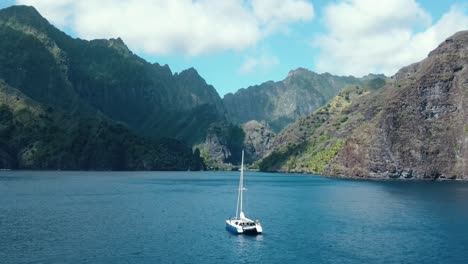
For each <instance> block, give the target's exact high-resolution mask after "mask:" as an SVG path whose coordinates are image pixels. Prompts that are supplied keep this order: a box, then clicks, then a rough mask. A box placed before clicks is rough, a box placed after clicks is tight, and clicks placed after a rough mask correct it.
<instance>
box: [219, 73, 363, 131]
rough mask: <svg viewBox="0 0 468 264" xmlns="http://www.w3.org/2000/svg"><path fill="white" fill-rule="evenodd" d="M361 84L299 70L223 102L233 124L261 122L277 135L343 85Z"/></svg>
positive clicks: (226, 96) (319, 105)
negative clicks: (266, 124)
mask: <svg viewBox="0 0 468 264" xmlns="http://www.w3.org/2000/svg"><path fill="white" fill-rule="evenodd" d="M361 81H362V80H361V79H359V78H355V77H352V76H350V77H341V76H334V75H331V74H329V73H324V74H317V73H314V72H312V71H309V70H306V69H303V68H299V69H296V70H294V71H291V72H290V73H289V74H288V76H287V77H286V79H284V80H283V81H279V82H273V81H269V82H265V83H263V84H260V85H256V86H251V87H248V88H247V89H240V90H238V91H237V92H236V93H234V94H232V93H229V94H226V95H225V96H224V98H223V103H224V106H225V107H226V111H227V114H228V117H229V119H230V120H231V121H232V122H233V123H237V124H243V123H245V122H248V121H250V120H257V121H261V120H264V121H266V122H267V123H268V124H269V125H270V126H271V127H272V129H273V130H274V131H277V132H278V131H280V130H281V129H282V128H284V127H285V126H286V125H288V124H290V123H292V122H294V120H295V119H296V118H298V117H300V116H305V115H308V114H310V113H312V112H313V111H314V110H316V109H317V108H319V107H321V106H323V105H324V104H325V103H326V102H327V101H328V100H330V99H331V98H332V97H333V96H335V95H336V94H338V92H339V91H340V90H341V89H342V88H343V87H344V86H346V85H350V84H359V83H360V82H361Z"/></svg>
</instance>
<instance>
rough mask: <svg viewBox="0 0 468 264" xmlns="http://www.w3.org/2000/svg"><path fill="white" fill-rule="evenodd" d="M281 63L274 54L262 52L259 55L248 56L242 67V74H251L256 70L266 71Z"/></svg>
mask: <svg viewBox="0 0 468 264" xmlns="http://www.w3.org/2000/svg"><path fill="white" fill-rule="evenodd" d="M278 64H279V59H278V58H277V57H275V56H272V55H267V54H262V55H261V56H259V57H247V58H246V59H245V61H244V63H243V64H242V66H241V67H240V69H239V71H240V72H241V73H242V74H250V73H253V72H255V71H258V70H261V71H266V70H269V69H271V68H272V67H273V66H275V65H278Z"/></svg>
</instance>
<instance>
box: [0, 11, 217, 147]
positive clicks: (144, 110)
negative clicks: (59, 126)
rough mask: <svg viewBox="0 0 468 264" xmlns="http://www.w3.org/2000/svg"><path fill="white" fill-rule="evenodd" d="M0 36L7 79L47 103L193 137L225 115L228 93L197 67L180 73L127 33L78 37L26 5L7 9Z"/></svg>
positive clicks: (158, 134) (144, 130)
mask: <svg viewBox="0 0 468 264" xmlns="http://www.w3.org/2000/svg"><path fill="white" fill-rule="evenodd" d="M0 38H1V39H2V41H1V42H0V65H1V67H0V79H3V80H4V81H5V82H6V83H8V84H9V85H11V86H12V87H15V88H17V89H19V90H20V91H21V92H23V93H24V94H25V95H27V96H29V97H30V98H32V99H34V100H36V101H37V102H39V103H41V104H45V105H48V106H53V107H54V108H59V109H61V110H63V111H66V112H69V113H74V114H77V115H80V116H81V115H83V116H89V115H95V114H96V112H99V113H100V114H102V115H104V116H106V117H108V118H109V119H111V120H115V121H118V122H122V123H124V124H125V125H127V126H128V127H129V128H130V129H131V130H133V131H134V132H135V133H137V134H139V135H141V136H145V137H149V138H152V139H160V138H165V137H173V138H176V139H179V140H183V141H185V142H187V143H189V144H192V143H194V142H198V141H201V140H203V139H204V138H205V133H206V129H207V128H208V126H209V125H210V124H211V123H213V122H218V121H224V120H225V117H224V115H225V114H224V108H223V104H222V100H221V98H220V97H219V95H218V94H217V92H216V90H215V89H214V88H213V87H212V86H210V85H208V84H207V83H206V82H205V81H204V80H203V78H201V77H200V75H198V73H197V72H196V71H195V70H194V69H188V70H185V71H183V72H181V73H178V74H177V73H176V74H173V73H172V72H171V70H170V69H169V67H168V66H167V65H166V66H160V65H159V64H150V63H148V62H146V61H145V60H143V59H141V58H139V57H138V56H136V55H134V54H133V53H132V52H131V51H130V50H129V49H128V48H127V47H126V46H125V44H124V43H123V41H122V40H121V39H119V38H118V39H110V40H92V41H86V40H81V39H73V38H71V37H69V36H67V35H66V34H65V33H63V32H61V31H59V30H58V29H56V28H55V27H53V26H52V25H50V24H49V23H48V21H47V20H46V19H44V18H43V17H42V16H41V15H40V14H39V13H38V12H37V11H36V10H35V9H34V8H33V7H26V6H13V7H9V8H6V9H3V10H0Z"/></svg>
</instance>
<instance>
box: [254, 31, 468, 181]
mask: <svg viewBox="0 0 468 264" xmlns="http://www.w3.org/2000/svg"><path fill="white" fill-rule="evenodd" d="M467 84H468V31H462V32H458V33H456V34H455V35H453V36H452V37H450V38H448V39H447V40H445V41H444V42H443V43H441V44H440V45H439V46H438V47H437V48H436V49H435V50H434V51H432V52H430V53H429V55H428V57H427V58H426V59H424V60H423V61H421V62H419V63H415V64H412V65H410V66H408V67H404V68H402V69H401V70H400V71H399V72H398V73H397V74H395V76H393V77H392V81H391V82H390V83H388V84H387V85H385V86H384V87H383V88H380V89H370V88H365V87H364V88H363V87H360V86H358V87H354V88H352V87H350V88H349V89H348V90H345V91H343V92H342V93H340V95H338V96H337V97H335V98H334V99H333V100H332V101H331V102H330V103H329V104H327V105H326V106H324V107H322V108H320V109H319V110H317V111H315V112H314V113H313V114H312V115H309V116H307V117H304V118H301V119H300V120H298V121H297V122H296V123H294V124H293V125H291V126H289V127H288V128H286V129H285V130H284V131H282V132H281V133H280V134H279V135H278V136H277V138H276V148H275V150H273V151H272V152H271V153H270V154H269V155H267V157H265V158H264V159H263V160H262V161H261V162H260V168H261V169H262V170H266V171H278V170H279V171H296V172H311V173H320V174H325V175H330V176H339V177H359V178H361V177H362V178H398V179H441V178H442V179H444V178H450V179H464V180H467V179H468V176H467V174H468V171H467V168H466V166H465V164H466V162H467V161H468V148H467V146H466V142H468V134H467V133H468V127H467V125H466V123H467V121H468V116H467V114H466V113H467V110H468V106H467V102H468V98H467V96H468V94H467V92H466V91H467V89H468V85H467Z"/></svg>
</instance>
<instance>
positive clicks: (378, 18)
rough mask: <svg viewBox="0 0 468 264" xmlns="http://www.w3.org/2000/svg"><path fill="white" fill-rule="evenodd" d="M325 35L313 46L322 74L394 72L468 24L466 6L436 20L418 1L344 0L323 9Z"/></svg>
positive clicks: (456, 7)
mask: <svg viewBox="0 0 468 264" xmlns="http://www.w3.org/2000/svg"><path fill="white" fill-rule="evenodd" d="M324 22H325V25H326V28H327V33H326V34H325V35H322V36H320V37H318V38H317V39H316V40H315V42H314V45H315V46H317V47H318V48H319V50H320V54H319V56H318V58H317V60H316V61H315V64H316V69H317V70H318V71H320V72H325V71H328V72H333V73H335V74H342V75H356V76H362V75H365V74H368V73H370V72H372V73H385V74H386V75H393V74H394V73H396V71H397V70H398V69H399V68H401V67H403V66H406V65H408V64H411V63H414V62H417V61H420V60H422V59H424V58H425V57H426V56H427V54H428V53H429V52H430V51H431V50H432V49H434V48H435V47H437V45H438V44H439V43H440V42H442V41H443V40H444V39H446V38H447V37H449V36H451V35H452V34H454V33H455V32H457V31H460V30H463V29H467V28H468V16H467V15H466V9H465V7H464V6H463V7H460V6H452V7H451V9H450V10H449V11H448V12H447V13H445V14H444V15H443V16H442V17H441V18H440V19H439V20H438V21H436V22H435V23H432V22H431V17H430V15H429V14H428V13H427V12H426V11H425V10H423V9H422V8H421V7H420V6H419V5H418V3H417V2H416V1H414V0H387V1H373V0H345V1H341V2H339V3H335V4H330V5H328V6H327V7H326V8H325V15H324Z"/></svg>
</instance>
